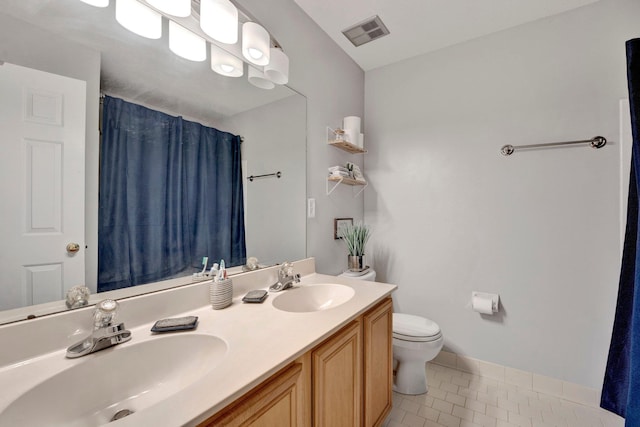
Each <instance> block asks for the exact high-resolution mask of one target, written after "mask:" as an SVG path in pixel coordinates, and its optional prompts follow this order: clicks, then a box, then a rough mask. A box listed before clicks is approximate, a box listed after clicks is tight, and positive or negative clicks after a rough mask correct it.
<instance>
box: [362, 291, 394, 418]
mask: <svg viewBox="0 0 640 427" xmlns="http://www.w3.org/2000/svg"><path fill="white" fill-rule="evenodd" d="M392 322H393V305H392V302H391V298H388V299H386V300H384V301H383V302H382V303H380V304H379V305H378V306H377V307H374V308H373V309H372V310H371V311H369V312H368V313H367V314H365V315H364V318H363V322H362V323H363V329H364V334H363V335H364V337H363V338H364V387H363V392H364V425H365V427H373V426H376V427H377V426H380V425H382V423H383V422H384V420H385V418H386V416H387V415H388V414H389V412H390V411H391V403H392V401H391V399H392V384H393V371H392V369H393V346H392V337H393V324H392Z"/></svg>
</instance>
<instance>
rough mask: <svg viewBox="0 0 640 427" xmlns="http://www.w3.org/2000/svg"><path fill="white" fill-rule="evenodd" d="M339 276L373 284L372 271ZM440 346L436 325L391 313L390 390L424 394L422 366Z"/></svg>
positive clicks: (406, 315)
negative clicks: (392, 375) (393, 373)
mask: <svg viewBox="0 0 640 427" xmlns="http://www.w3.org/2000/svg"><path fill="white" fill-rule="evenodd" d="M340 276H342V277H350V278H352V279H359V280H368V281H371V282H373V281H374V280H375V279H376V272H375V271H374V270H373V269H368V270H365V271H363V272H359V273H356V272H351V271H345V272H344V273H342V274H341V275H340ZM443 343H444V338H443V337H442V332H441V331H440V327H439V326H438V324H437V323H435V322H433V321H431V320H429V319H426V318H424V317H420V316H413V315H411V314H403V313H393V358H394V360H395V362H396V363H397V367H396V377H395V381H394V384H393V390H394V391H396V392H398V393H401V394H423V393H426V392H427V372H426V367H425V365H426V363H427V362H428V361H430V360H433V359H434V358H435V357H436V356H437V355H438V353H440V350H441V349H442V344H443Z"/></svg>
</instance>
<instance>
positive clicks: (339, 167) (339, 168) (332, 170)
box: [329, 166, 349, 172]
mask: <svg viewBox="0 0 640 427" xmlns="http://www.w3.org/2000/svg"><path fill="white" fill-rule="evenodd" d="M335 171H341V172H349V169H347V168H345V167H344V166H331V167H330V168H329V172H335Z"/></svg>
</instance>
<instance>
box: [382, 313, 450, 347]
mask: <svg viewBox="0 0 640 427" xmlns="http://www.w3.org/2000/svg"><path fill="white" fill-rule="evenodd" d="M393 337H394V338H396V339H399V340H402V341H412V342H429V341H435V340H438V339H440V338H442V332H441V331H440V326H438V324H437V323H436V322H434V321H432V320H429V319H427V318H424V317H420V316H413V315H411V314H404V313H393Z"/></svg>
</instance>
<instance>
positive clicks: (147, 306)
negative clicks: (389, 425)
mask: <svg viewBox="0 0 640 427" xmlns="http://www.w3.org/2000/svg"><path fill="white" fill-rule="evenodd" d="M294 268H295V271H296V273H298V274H300V275H301V276H302V277H301V280H300V283H296V284H295V285H294V286H293V287H292V288H291V289H288V290H284V291H281V292H277V293H270V295H269V297H268V298H267V299H266V300H265V301H264V302H263V303H261V304H248V303H243V302H242V297H243V295H244V294H246V293H247V292H248V291H250V290H254V289H265V290H266V289H267V288H268V287H269V285H271V284H272V283H273V282H274V281H275V280H276V278H277V269H278V267H270V268H265V269H261V270H258V271H254V272H248V273H242V274H239V275H236V276H233V286H234V292H233V304H232V305H231V306H230V307H228V308H226V309H223V310H213V309H212V308H211V305H210V304H209V283H208V282H202V283H196V284H192V285H187V286H183V287H180V288H175V289H169V290H165V291H160V292H156V293H153V294H148V295H142V296H138V297H132V298H128V299H125V300H121V301H120V302H119V304H120V309H119V310H120V319H119V321H122V322H124V323H125V324H126V326H127V329H128V330H129V331H130V332H131V340H129V341H127V342H124V343H122V344H119V345H116V346H113V347H110V348H107V349H105V350H102V351H98V352H95V353H92V354H88V355H86V356H83V357H79V358H74V359H69V358H66V357H65V353H66V349H67V347H68V346H69V345H71V344H73V343H75V342H78V340H81V339H82V338H83V337H84V336H86V335H88V334H90V333H91V330H92V327H93V322H92V315H93V308H89V307H88V308H83V309H78V310H72V311H69V312H65V313H59V314H55V315H51V316H47V317H43V318H37V319H33V320H29V321H26V322H20V323H15V324H9V325H3V326H0V339H1V340H2V342H3V343H5V344H4V345H3V350H2V352H0V389H2V390H3V392H2V393H1V394H0V427H5V426H17V425H19V426H45V425H46V426H98V425H104V424H107V423H110V424H112V425H114V426H116V425H118V426H142V425H156V426H168V427H171V426H224V425H229V426H236V425H238V426H240V425H254V426H262V425H264V426H267V425H278V426H312V425H314V426H331V427H339V426H361V425H362V426H378V425H381V424H382V423H383V421H384V419H385V417H386V415H387V414H388V412H389V411H390V409H391V387H392V373H391V361H392V350H391V327H392V324H391V319H392V318H391V313H392V307H391V298H390V295H391V293H392V292H393V291H394V290H395V288H396V287H395V286H393V285H388V284H384V283H373V282H365V281H359V280H354V279H350V278H347V277H334V276H326V275H322V274H317V273H315V262H314V260H313V259H312V258H311V259H306V260H302V261H299V262H296V263H294ZM182 316H198V318H199V323H198V326H197V328H196V329H195V330H190V331H181V332H171V333H163V334H156V333H152V332H151V331H150V329H151V326H152V325H153V324H154V323H155V321H157V320H159V319H163V318H169V317H182ZM116 414H117V416H116ZM120 416H121V417H122V418H120ZM118 418H119V419H118ZM112 420H113V421H112Z"/></svg>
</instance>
